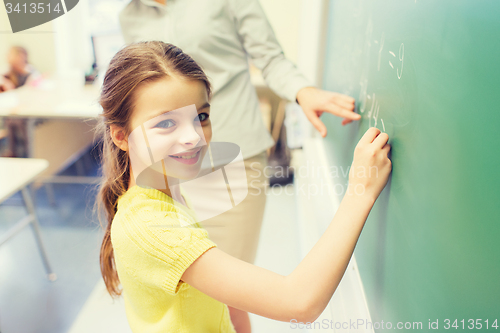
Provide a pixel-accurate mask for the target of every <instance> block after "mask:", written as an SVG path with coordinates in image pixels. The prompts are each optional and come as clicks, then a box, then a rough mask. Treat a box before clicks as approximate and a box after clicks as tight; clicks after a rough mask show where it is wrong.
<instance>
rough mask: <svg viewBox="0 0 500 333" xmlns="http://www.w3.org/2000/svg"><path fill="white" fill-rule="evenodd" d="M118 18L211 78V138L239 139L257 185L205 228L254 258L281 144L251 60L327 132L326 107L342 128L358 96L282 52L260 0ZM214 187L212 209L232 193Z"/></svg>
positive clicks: (169, 5)
mask: <svg viewBox="0 0 500 333" xmlns="http://www.w3.org/2000/svg"><path fill="white" fill-rule="evenodd" d="M119 18H120V25H121V29H122V33H123V36H124V39H125V42H127V43H132V42H139V41H146V40H160V41H163V42H167V43H171V44H174V45H176V46H178V47H180V48H181V49H182V50H183V51H184V52H185V53H187V54H189V55H190V56H191V57H192V58H193V59H194V60H195V61H196V62H197V63H198V64H200V65H201V66H202V68H203V70H204V71H205V73H206V74H207V75H208V77H209V79H210V80H211V83H212V85H213V97H212V99H211V101H210V104H211V113H210V118H211V123H212V128H213V136H212V141H213V142H217V141H219V142H232V143H235V144H237V145H238V146H239V147H240V148H241V153H242V155H243V158H244V163H245V169H246V172H247V178H248V179H249V181H250V180H252V181H253V182H252V186H249V189H248V191H249V194H248V196H247V197H246V198H245V199H244V200H243V201H242V202H241V203H240V204H238V205H237V206H236V207H234V208H233V209H231V210H228V211H226V212H225V213H222V214H220V215H218V216H215V217H214V218H211V219H208V220H205V221H203V227H204V228H205V229H207V231H208V233H209V237H210V239H211V240H213V241H214V242H215V243H216V244H217V246H218V247H219V248H220V249H221V250H223V251H225V252H227V253H229V254H230V255H232V256H235V257H237V258H239V259H241V260H244V261H247V262H249V263H253V262H254V260H255V254H256V250H257V245H258V240H259V233H260V228H261V224H262V218H263V214H264V208H265V202H266V194H265V191H264V186H265V176H264V173H263V171H264V167H265V166H266V165H267V155H266V150H267V149H268V148H270V147H272V146H273V145H274V141H273V139H272V137H271V135H270V133H269V132H268V130H267V129H266V127H265V125H264V122H263V119H262V115H261V111H260V108H259V100H258V97H257V93H256V90H255V88H254V86H253V85H252V83H251V81H250V72H249V63H248V58H251V60H252V62H253V63H254V64H255V66H256V67H258V68H259V69H261V71H262V75H263V77H264V79H265V81H266V83H267V84H268V86H269V87H270V88H271V89H272V90H273V91H274V92H276V94H278V95H279V96H280V97H282V98H285V99H288V100H290V101H297V102H298V103H299V104H300V106H301V107H302V109H303V111H304V113H305V115H306V116H307V118H308V119H309V121H310V122H311V123H312V124H313V125H314V127H315V128H316V129H317V130H318V131H319V132H320V134H321V135H322V136H323V137H324V136H326V127H325V125H324V124H323V122H322V121H321V120H320V119H319V116H320V115H321V114H322V113H323V112H328V113H331V114H334V115H336V116H339V117H341V118H344V120H343V122H342V124H343V125H345V124H347V123H349V122H351V121H352V120H359V119H360V115H359V114H356V113H354V99H353V98H352V97H349V96H346V95H342V94H338V93H333V92H328V91H324V90H321V89H318V88H316V87H314V86H313V85H312V84H311V83H310V82H309V81H308V80H307V79H306V78H305V77H304V75H303V74H302V73H301V72H300V71H299V70H298V69H297V68H296V66H295V65H294V64H293V63H292V62H291V61H290V60H288V59H287V58H286V57H285V55H284V54H283V50H282V48H281V46H280V45H279V43H278V41H277V39H276V37H275V35H274V32H273V30H272V28H271V26H270V24H269V22H268V20H267V18H266V16H265V14H264V12H263V10H262V8H261V6H260V3H259V1H258V0H211V1H207V0H189V1H188V0H156V1H155V0H132V1H131V2H130V3H129V4H128V5H127V6H126V7H125V8H124V9H123V10H122V11H121V12H120V15H119ZM256 180H257V182H256ZM256 184H259V185H256ZM214 186H215V184H214ZM212 192H213V193H214V195H213V197H212V196H211V197H210V200H205V201H206V202H207V204H206V207H205V208H206V209H207V210H210V209H211V206H212V205H211V204H210V202H209V201H211V202H214V200H217V197H218V194H217V193H220V196H221V197H222V196H223V195H226V196H227V188H226V186H225V184H224V186H219V187H218V188H214V189H213V190H212ZM188 194H189V196H190V197H191V196H196V193H191V192H189V193H188ZM192 199H193V200H192V201H198V199H196V198H192ZM221 225H222V226H223V227H221ZM229 310H230V314H231V320H232V322H233V324H234V326H235V328H236V330H237V332H238V333H245V332H250V331H251V328H250V320H249V317H248V313H246V312H243V311H240V310H238V309H234V308H231V307H229Z"/></svg>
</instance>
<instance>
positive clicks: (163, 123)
mask: <svg viewBox="0 0 500 333" xmlns="http://www.w3.org/2000/svg"><path fill="white" fill-rule="evenodd" d="M174 125H175V123H174V122H173V121H172V120H170V119H167V120H163V121H160V122H159V123H158V124H156V126H155V127H156V128H169V127H172V126H174Z"/></svg>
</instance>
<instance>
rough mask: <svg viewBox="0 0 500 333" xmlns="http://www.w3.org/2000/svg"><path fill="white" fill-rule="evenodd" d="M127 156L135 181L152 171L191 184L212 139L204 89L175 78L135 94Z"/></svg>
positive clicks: (198, 83) (147, 84) (155, 82)
mask: <svg viewBox="0 0 500 333" xmlns="http://www.w3.org/2000/svg"><path fill="white" fill-rule="evenodd" d="M134 96H135V104H134V106H133V111H132V115H131V118H130V122H129V123H130V129H131V130H132V132H131V133H130V135H129V137H128V152H129V157H130V160H131V165H132V172H133V173H134V177H138V176H139V174H138V173H140V172H142V171H143V170H144V169H146V168H149V169H153V170H155V171H156V172H157V173H159V174H163V175H164V176H165V177H167V176H168V177H174V178H177V179H192V178H194V177H196V175H197V174H198V173H199V171H200V167H201V162H202V160H203V158H204V156H205V154H206V152H207V149H208V146H207V145H208V143H210V140H211V139H212V126H211V124H210V118H209V115H210V104H208V95H207V90H206V87H205V84H204V83H203V82H202V81H199V80H188V79H185V78H182V77H176V76H171V77H168V78H165V79H161V80H159V81H154V82H149V83H145V84H144V85H141V86H139V87H138V88H137V90H136V91H135V92H134Z"/></svg>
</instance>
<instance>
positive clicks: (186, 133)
mask: <svg viewBox="0 0 500 333" xmlns="http://www.w3.org/2000/svg"><path fill="white" fill-rule="evenodd" d="M200 140H203V132H201V133H198V131H197V129H196V128H195V127H194V126H193V125H192V124H191V125H186V126H183V128H182V129H181V133H180V136H179V143H180V144H181V145H183V146H185V147H186V149H191V148H192V147H195V146H196V145H197V144H198V143H199V142H200Z"/></svg>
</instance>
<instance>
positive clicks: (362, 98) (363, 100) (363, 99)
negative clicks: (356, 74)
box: [359, 79, 370, 113]
mask: <svg viewBox="0 0 500 333" xmlns="http://www.w3.org/2000/svg"><path fill="white" fill-rule="evenodd" d="M359 84H360V85H361V90H360V91H359V101H360V102H361V106H360V107H359V112H360V113H364V112H365V107H366V98H369V97H370V96H367V95H366V90H367V87H368V80H367V79H364V80H361V81H360V82H359Z"/></svg>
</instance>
